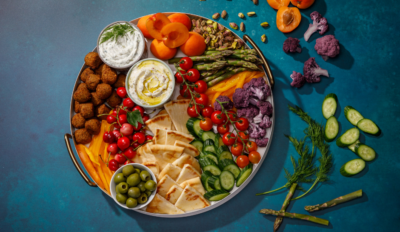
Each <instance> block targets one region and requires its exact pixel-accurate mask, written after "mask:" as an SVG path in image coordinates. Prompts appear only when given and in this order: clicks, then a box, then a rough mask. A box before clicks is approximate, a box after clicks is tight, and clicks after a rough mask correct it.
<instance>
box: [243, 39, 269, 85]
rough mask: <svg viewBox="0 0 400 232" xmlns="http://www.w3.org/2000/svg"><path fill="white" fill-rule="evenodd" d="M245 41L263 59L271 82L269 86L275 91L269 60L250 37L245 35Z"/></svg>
mask: <svg viewBox="0 0 400 232" xmlns="http://www.w3.org/2000/svg"><path fill="white" fill-rule="evenodd" d="M243 40H244V41H245V42H249V43H250V44H251V46H253V48H254V50H256V52H257V53H258V55H259V56H260V57H261V61H262V63H263V65H264V67H265V70H266V73H267V76H268V80H269V84H270V85H271V89H274V85H275V79H274V75H273V74H272V71H271V68H270V67H269V64H268V61H267V59H265V56H264V54H263V53H262V52H261V50H260V48H258V46H257V45H256V43H254V41H253V40H252V39H251V38H250V36H248V35H246V34H245V35H243Z"/></svg>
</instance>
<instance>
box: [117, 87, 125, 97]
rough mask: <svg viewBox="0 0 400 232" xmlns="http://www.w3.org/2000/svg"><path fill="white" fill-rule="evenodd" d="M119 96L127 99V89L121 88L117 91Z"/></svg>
mask: <svg viewBox="0 0 400 232" xmlns="http://www.w3.org/2000/svg"><path fill="white" fill-rule="evenodd" d="M117 95H118V96H119V97H120V98H125V97H126V89H125V87H119V88H118V89H117Z"/></svg>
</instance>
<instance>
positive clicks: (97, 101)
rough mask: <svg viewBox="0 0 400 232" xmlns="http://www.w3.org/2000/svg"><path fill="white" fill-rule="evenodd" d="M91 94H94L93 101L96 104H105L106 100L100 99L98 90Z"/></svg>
mask: <svg viewBox="0 0 400 232" xmlns="http://www.w3.org/2000/svg"><path fill="white" fill-rule="evenodd" d="M90 94H92V103H93V105H94V106H98V105H101V104H103V102H104V100H102V99H100V98H99V96H97V93H96V92H92V93H90Z"/></svg>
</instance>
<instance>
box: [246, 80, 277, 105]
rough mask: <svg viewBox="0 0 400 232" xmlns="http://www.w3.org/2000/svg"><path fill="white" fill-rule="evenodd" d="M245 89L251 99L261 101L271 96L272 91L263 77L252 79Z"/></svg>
mask: <svg viewBox="0 0 400 232" xmlns="http://www.w3.org/2000/svg"><path fill="white" fill-rule="evenodd" d="M243 89H244V90H246V91H248V92H249V93H250V96H251V97H257V98H258V99H260V100H261V101H262V100H264V99H266V98H267V97H268V96H271V89H270V88H269V85H267V83H265V81H264V79H263V78H262V77H259V78H254V79H251V81H249V82H248V83H246V84H244V86H243Z"/></svg>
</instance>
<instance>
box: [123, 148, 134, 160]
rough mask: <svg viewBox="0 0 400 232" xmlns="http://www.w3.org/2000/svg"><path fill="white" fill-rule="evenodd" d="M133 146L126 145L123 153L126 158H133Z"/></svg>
mask: <svg viewBox="0 0 400 232" xmlns="http://www.w3.org/2000/svg"><path fill="white" fill-rule="evenodd" d="M133 149H134V148H133V147H128V148H127V149H126V150H125V151H124V152H123V153H124V155H125V156H126V157H127V158H128V159H133V157H135V155H136V151H134V150H133Z"/></svg>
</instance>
